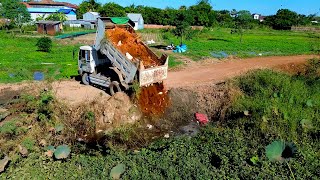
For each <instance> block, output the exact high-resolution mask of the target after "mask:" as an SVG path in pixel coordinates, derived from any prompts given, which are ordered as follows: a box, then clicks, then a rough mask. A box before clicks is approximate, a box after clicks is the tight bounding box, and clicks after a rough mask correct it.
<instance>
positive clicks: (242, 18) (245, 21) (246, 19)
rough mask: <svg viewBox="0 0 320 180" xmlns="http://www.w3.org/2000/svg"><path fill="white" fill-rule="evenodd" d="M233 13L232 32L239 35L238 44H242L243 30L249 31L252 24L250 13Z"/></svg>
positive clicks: (244, 11) (243, 11)
mask: <svg viewBox="0 0 320 180" xmlns="http://www.w3.org/2000/svg"><path fill="white" fill-rule="evenodd" d="M234 13H235V29H234V30H233V32H236V33H238V34H240V43H242V39H243V34H244V31H245V29H249V25H250V23H252V22H253V19H252V16H251V13H250V11H246V10H242V11H239V12H234Z"/></svg>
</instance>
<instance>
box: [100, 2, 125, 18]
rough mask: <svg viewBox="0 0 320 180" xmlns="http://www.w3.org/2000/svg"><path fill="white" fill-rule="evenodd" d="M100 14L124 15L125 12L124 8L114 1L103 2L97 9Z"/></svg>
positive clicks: (107, 15) (109, 15) (106, 15)
mask: <svg viewBox="0 0 320 180" xmlns="http://www.w3.org/2000/svg"><path fill="white" fill-rule="evenodd" d="M99 13H100V16H102V17H124V16H126V12H125V10H124V8H123V7H122V6H120V5H118V4H116V3H113V2H109V3H106V4H104V5H103V6H102V7H101V8H100V9H99Z"/></svg>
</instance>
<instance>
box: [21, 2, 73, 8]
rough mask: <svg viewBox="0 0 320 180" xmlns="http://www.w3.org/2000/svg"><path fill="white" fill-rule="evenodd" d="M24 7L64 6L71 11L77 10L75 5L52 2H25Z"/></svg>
mask: <svg viewBox="0 0 320 180" xmlns="http://www.w3.org/2000/svg"><path fill="white" fill-rule="evenodd" d="M23 4H24V5H26V6H27V7H28V6H32V5H53V6H66V7H69V8H73V9H78V8H79V7H78V6H77V5H75V4H71V3H68V2H54V1H52V0H42V1H39V2H38V1H31V2H25V3H23Z"/></svg>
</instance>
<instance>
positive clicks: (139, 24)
mask: <svg viewBox="0 0 320 180" xmlns="http://www.w3.org/2000/svg"><path fill="white" fill-rule="evenodd" d="M127 16H128V18H129V19H130V20H131V21H133V22H134V24H135V26H134V30H139V29H144V20H143V17H142V15H141V14H135V13H128V14H127Z"/></svg>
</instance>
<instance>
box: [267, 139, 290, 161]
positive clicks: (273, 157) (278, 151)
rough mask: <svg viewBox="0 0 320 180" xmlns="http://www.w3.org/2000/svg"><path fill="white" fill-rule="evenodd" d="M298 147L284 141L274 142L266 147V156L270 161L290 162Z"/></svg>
mask: <svg viewBox="0 0 320 180" xmlns="http://www.w3.org/2000/svg"><path fill="white" fill-rule="evenodd" d="M295 152H296V146H295V145H294V144H293V143H286V142H284V141H273V142H272V143H271V144H269V145H268V146H267V147H266V156H267V158H268V159H269V160H270V161H280V162H282V161H284V160H289V159H290V158H292V157H293V156H294V154H295Z"/></svg>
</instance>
